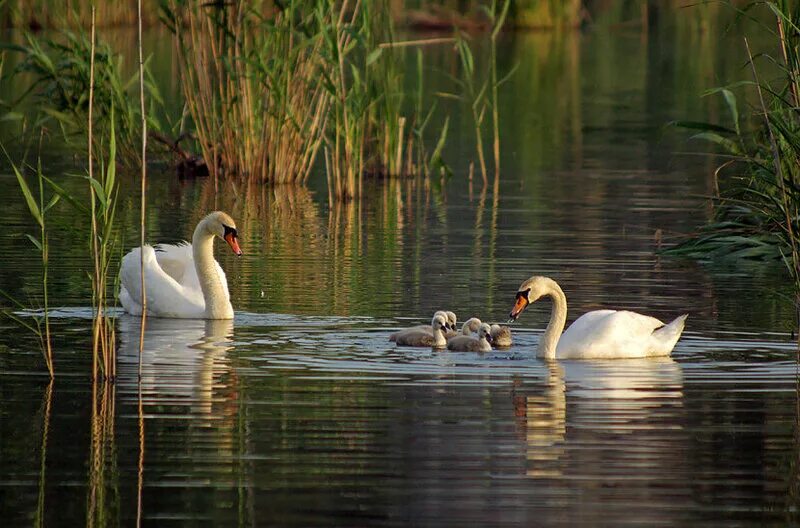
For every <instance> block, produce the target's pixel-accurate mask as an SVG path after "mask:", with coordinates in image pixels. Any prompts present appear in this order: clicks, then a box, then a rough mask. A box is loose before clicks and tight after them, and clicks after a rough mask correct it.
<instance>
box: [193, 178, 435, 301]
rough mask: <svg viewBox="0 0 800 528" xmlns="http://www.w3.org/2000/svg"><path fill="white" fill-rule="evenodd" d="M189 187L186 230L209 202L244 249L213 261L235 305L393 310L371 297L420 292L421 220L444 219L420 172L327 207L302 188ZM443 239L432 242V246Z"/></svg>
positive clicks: (372, 185) (425, 239)
mask: <svg viewBox="0 0 800 528" xmlns="http://www.w3.org/2000/svg"><path fill="white" fill-rule="evenodd" d="M196 185H197V186H198V187H197V192H198V193H199V198H198V200H197V205H196V206H195V207H194V208H193V210H192V213H191V215H192V216H191V218H189V219H187V220H185V224H186V227H185V229H186V230H187V233H188V230H189V229H190V228H189V226H192V225H194V224H193V222H197V221H198V220H199V219H200V218H201V217H202V216H203V214H205V213H207V212H208V211H209V210H211V209H212V208H220V209H224V210H226V211H229V212H230V213H231V215H232V216H233V217H234V218H235V219H236V221H237V226H238V227H239V233H240V241H241V245H242V250H243V251H244V256H243V257H242V258H241V259H237V258H232V257H231V255H227V254H224V253H220V254H219V255H218V258H219V260H220V263H221V265H222V267H223V269H225V270H226V274H227V276H228V283H229V286H230V290H231V296H232V302H233V305H234V308H235V309H237V310H240V311H241V310H243V309H244V310H248V311H255V312H281V313H299V314H309V313H310V314H323V313H324V314H330V313H332V312H333V313H336V314H337V315H351V314H364V313H368V312H370V313H375V314H378V313H377V310H380V309H381V308H384V309H385V312H386V313H390V312H392V313H394V312H393V310H392V309H391V307H389V308H388V309H386V307H380V306H379V307H377V310H376V300H381V299H392V297H393V295H392V294H393V293H394V294H395V295H399V294H400V292H403V291H407V290H408V288H409V287H413V288H414V289H415V290H419V292H420V295H421V292H422V291H423V290H424V286H423V287H420V286H419V285H418V284H419V281H420V280H421V278H422V273H421V271H420V267H421V266H422V265H424V260H425V249H426V248H425V245H426V243H429V242H430V240H429V237H430V235H428V234H427V233H426V230H425V229H424V227H425V224H426V222H427V221H428V220H427V218H428V217H429V216H430V214H431V212H432V211H434V212H435V213H436V214H437V215H438V216H439V221H440V222H441V223H445V222H446V215H445V216H442V211H443V206H442V204H443V195H441V193H439V192H438V191H436V190H435V189H433V188H431V187H430V186H429V185H427V184H426V182H425V181H424V180H421V179H392V180H385V181H371V180H370V181H368V182H365V184H364V189H363V196H362V198H361V199H359V200H356V201H349V202H339V203H334V204H332V205H330V206H322V205H320V203H319V201H318V198H319V197H318V196H315V194H314V192H313V191H311V190H310V189H308V188H306V187H299V186H291V185H282V186H266V185H258V184H252V183H234V182H230V181H224V182H220V183H219V185H220V187H219V189H218V190H217V191H215V190H214V185H213V182H212V181H210V180H207V181H204V182H197V183H196ZM186 192H187V193H188V192H190V191H189V190H186ZM181 222H184V220H183V219H182V220H181ZM445 243H446V240H442V241H441V242H439V241H438V240H436V241H435V245H436V246H438V247H442V246H443V244H445ZM413 257H417V258H413ZM421 262H422V264H421ZM409 268H411V269H409ZM415 279H416V280H415ZM409 285H411V286H409ZM376 292H381V293H389V295H386V296H384V297H382V296H377V295H376Z"/></svg>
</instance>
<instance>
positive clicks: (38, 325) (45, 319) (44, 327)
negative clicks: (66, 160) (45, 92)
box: [0, 136, 61, 379]
mask: <svg viewBox="0 0 800 528" xmlns="http://www.w3.org/2000/svg"><path fill="white" fill-rule="evenodd" d="M40 138H41V136H40ZM0 148H2V150H3V153H4V154H5V156H6V159H7V160H8V162H9V164H10V165H11V168H12V170H13V171H14V175H15V176H16V178H17V184H18V186H19V189H20V192H21V193H22V196H23V198H24V199H25V203H26V204H27V206H28V212H29V213H30V215H31V217H32V218H33V219H34V220H35V221H36V224H37V225H38V227H39V236H38V238H37V237H35V236H33V235H32V234H30V233H25V237H27V238H28V240H30V242H31V243H32V244H33V246H34V247H35V248H36V250H37V251H38V252H39V258H40V260H41V263H42V283H41V284H42V302H43V305H42V310H41V316H40V315H38V314H37V315H35V316H33V317H32V318H30V319H31V320H32V321H33V324H31V323H29V322H28V321H27V319H29V318H22V317H19V316H17V315H16V314H14V313H13V312H11V311H9V312H6V315H7V316H8V317H10V318H11V319H13V320H14V321H16V322H17V323H18V324H20V325H21V326H23V327H24V328H27V329H28V330H30V331H31V332H32V333H33V334H34V335H36V337H37V339H38V340H39V346H40V348H41V350H42V356H43V357H44V361H45V366H46V367H47V372H48V373H49V374H50V379H53V377H54V376H55V367H54V364H53V346H52V339H51V335H50V302H49V291H50V288H49V263H50V243H49V237H48V224H47V214H48V213H49V212H50V210H51V209H52V208H53V206H55V205H56V204H57V203H58V202H59V200H60V198H61V196H60V195H59V194H57V193H52V194H51V195H50V196H49V197H48V196H47V192H46V190H47V189H49V185H47V183H46V182H47V178H46V177H45V175H44V173H43V171H42V161H41V158H39V161H38V163H37V165H36V183H37V186H36V189H37V191H38V192H37V193H36V194H34V192H33V191H32V190H31V187H30V186H29V185H28V182H27V181H26V179H25V177H24V176H23V169H22V168H21V167H18V166H17V165H16V164H15V163H14V162H13V161H12V160H11V157H10V156H9V154H8V152H7V151H6V149H5V147H3V146H2V145H0ZM40 149H41V139H40ZM0 293H2V294H3V296H4V297H6V298H7V299H9V300H10V301H11V302H12V303H14V305H15V306H16V307H17V308H18V309H22V310H24V309H26V306H24V305H23V303H21V302H19V301H18V300H16V299H15V298H13V297H12V296H11V295H9V294H8V293H6V292H2V291H0Z"/></svg>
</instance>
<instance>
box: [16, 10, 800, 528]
mask: <svg viewBox="0 0 800 528" xmlns="http://www.w3.org/2000/svg"><path fill="white" fill-rule="evenodd" d="M673 22H674V21H673ZM679 22H680V20H679V19H678V22H676V24H677V26H676V27H672V26H671V25H669V24H668V23H667V22H664V24H665V25H664V27H663V28H661V29H657V30H653V31H651V32H650V33H649V34H648V35H647V36H646V37H643V36H642V35H641V34H640V33H639V32H638V31H630V30H627V31H626V30H615V29H614V28H603V27H600V28H597V29H595V30H592V31H589V32H587V33H584V34H566V35H555V34H548V33H543V34H538V33H537V34H532V35H517V36H515V37H514V38H513V39H511V40H510V41H509V42H506V43H505V44H504V45H505V46H506V49H507V50H508V53H505V54H504V55H503V57H504V60H507V61H509V63H511V62H513V61H518V62H519V63H520V66H519V72H518V75H517V77H515V78H514V80H513V81H512V82H511V83H510V84H509V85H508V86H507V88H506V91H505V95H504V107H503V109H502V110H503V112H502V114H501V115H502V118H503V123H504V124H503V127H504V128H503V130H504V140H503V141H504V142H503V147H504V157H503V168H504V169H503V177H502V179H501V181H500V183H499V187H498V189H497V192H495V190H494V189H493V188H491V187H490V188H488V189H482V188H481V185H480V184H479V183H478V182H477V181H476V182H474V183H473V185H472V186H470V185H468V184H467V183H466V178H465V175H466V174H467V172H468V161H469V159H470V158H471V156H472V150H471V149H472V148H473V147H472V143H471V137H470V136H469V133H468V131H467V129H466V124H465V123H461V126H458V125H457V126H456V127H455V128H454V130H456V131H457V134H455V136H454V138H453V140H452V142H451V144H450V146H449V147H448V149H449V150H448V152H447V153H446V155H447V157H448V160H449V161H450V162H451V164H453V166H454V170H455V173H456V176H455V177H454V178H453V179H452V180H451V181H449V182H447V183H445V185H441V184H440V182H438V181H434V182H432V185H431V186H425V185H421V184H414V183H412V182H406V181H403V182H376V183H373V184H370V185H368V186H367V199H365V200H364V201H363V202H362V203H361V204H350V205H342V206H337V207H334V208H332V209H331V208H329V207H328V206H327V204H326V200H325V193H324V192H320V190H321V189H322V187H321V185H323V183H321V180H320V179H318V180H316V181H314V182H312V185H311V188H310V189H290V188H278V189H269V188H266V187H255V188H250V189H247V188H244V187H241V186H233V185H228V184H223V185H221V186H220V187H219V189H218V190H216V191H215V190H214V187H213V184H212V182H210V181H196V182H178V181H176V180H175V179H174V177H173V176H172V175H171V174H170V172H169V171H168V170H163V171H160V172H159V171H158V170H157V169H154V171H153V175H152V177H151V182H150V194H149V196H150V198H151V204H150V209H149V213H148V214H149V216H148V229H149V233H150V236H151V237H152V239H154V240H163V241H175V240H178V239H181V238H188V237H190V236H191V232H192V229H193V227H194V225H195V223H196V222H197V221H198V219H199V218H201V217H202V216H203V215H204V214H205V212H206V211H208V210H210V209H212V208H224V209H226V210H228V211H229V212H231V213H232V214H233V216H234V217H235V218H236V219H237V222H238V224H239V227H240V234H241V242H242V247H243V249H244V251H245V256H244V257H242V258H241V259H236V258H235V257H233V256H232V255H230V254H229V253H228V252H226V251H225V250H224V249H218V251H217V256H218V259H219V260H220V262H221V264H222V266H223V267H224V268H225V269H226V272H227V274H228V278H229V283H230V289H231V292H232V296H233V303H234V306H235V307H236V310H237V314H236V319H235V320H234V321H233V322H205V321H170V320H157V319H151V320H150V321H149V323H148V328H147V337H146V351H145V354H144V356H143V362H142V374H143V378H142V383H141V386H140V385H138V384H137V371H138V356H137V339H138V335H139V327H138V325H139V321H138V319H136V318H131V317H128V316H124V315H123V316H121V317H120V318H119V320H118V323H117V331H118V335H119V341H120V352H119V353H120V358H119V380H118V382H117V383H116V384H115V385H113V386H111V385H107V386H103V385H100V386H97V387H94V388H93V387H92V385H91V383H90V382H89V380H88V379H87V372H88V371H89V366H90V357H89V354H90V346H89V342H90V336H89V323H88V321H89V317H90V310H89V309H88V308H87V303H88V301H87V299H88V298H89V295H90V291H89V286H88V281H87V280H86V278H85V270H86V269H87V268H88V264H89V262H88V259H87V258H86V249H85V240H84V235H82V234H81V230H82V229H83V227H84V226H82V222H83V221H84V220H83V218H81V217H80V216H79V215H76V214H74V213H72V212H71V211H69V210H68V209H66V208H62V209H59V210H57V213H56V216H55V217H54V220H55V223H54V224H53V229H54V235H53V238H52V243H53V248H52V250H51V251H52V254H53V255H57V258H56V260H55V262H54V269H53V271H52V277H53V278H52V281H53V296H54V298H55V301H54V303H55V305H57V306H59V307H63V308H60V309H59V310H57V311H56V313H55V314H54V330H55V336H56V337H55V340H54V341H55V342H54V344H55V353H56V369H57V371H58V372H59V374H60V375H59V377H58V378H57V379H56V381H55V383H54V384H53V385H52V386H48V385H47V383H46V381H45V378H44V377H42V376H41V371H42V365H41V359H40V353H39V351H38V348H37V344H36V342H35V340H34V339H33V338H32V337H31V336H30V335H29V334H28V333H26V332H23V331H20V330H19V329H18V328H17V327H15V326H14V325H13V323H11V322H10V321H8V320H5V319H4V320H2V321H0V394H1V395H2V397H0V517H2V518H3V519H4V526H18V525H19V526H27V525H31V524H35V523H37V522H38V521H43V522H44V524H46V525H67V526H74V525H76V524H81V523H86V524H91V525H102V524H110V525H132V524H134V523H135V521H136V519H137V516H138V515H140V516H141V519H142V522H143V523H144V524H146V525H151V526H166V525H178V524H187V525H233V524H240V525H265V524H280V525H301V526H307V525H320V524H325V525H345V526H353V525H367V524H370V525H408V524H418V525H455V524H463V523H465V522H471V523H474V524H487V525H532V524H536V525H577V524H587V525H596V524H598V523H600V524H609V525H622V524H628V525H642V524H657V525H664V524H698V523H700V522H704V523H708V524H734V523H736V524H758V525H761V524H764V523H770V524H781V525H785V524H790V523H794V522H796V511H797V504H798V496H799V494H800V487H798V485H797V482H798V471H799V469H798V468H800V466H798V459H797V455H796V453H797V452H798V445H797V443H798V440H797V435H796V429H797V419H798V413H800V410H798V409H799V407H798V401H799V400H798V392H797V391H798V385H797V367H796V363H795V354H796V349H795V347H794V345H793V344H792V340H791V337H790V335H789V332H790V330H791V328H792V308H791V305H790V303H789V302H788V301H787V300H786V298H785V295H784V294H785V292H786V290H787V284H788V283H787V280H786V277H785V276H784V274H783V273H782V270H781V269H780V268H779V267H776V266H770V265H768V264H752V265H700V264H696V263H693V262H686V261H678V260H674V259H669V258H664V257H661V256H659V255H658V254H657V253H656V250H657V248H658V246H659V243H660V241H661V242H663V243H669V242H670V241H671V240H673V237H674V236H676V235H677V234H680V233H686V232H689V231H691V230H693V229H694V228H695V226H696V225H698V224H699V223H702V222H703V221H704V219H706V218H707V217H708V215H709V209H708V206H707V203H706V201H705V200H704V199H703V198H702V196H703V195H706V194H708V193H709V192H710V189H712V188H713V187H712V186H711V185H712V183H711V182H710V180H709V176H708V174H709V168H710V167H712V166H713V165H712V164H711V162H710V161H709V160H707V159H704V158H697V157H693V156H683V155H676V154H675V153H676V152H678V151H685V150H690V149H691V148H692V146H691V145H687V144H686V143H685V142H684V141H683V140H682V139H681V135H680V134H678V133H676V132H674V131H670V130H664V129H663V124H664V123H665V122H666V121H669V120H671V119H677V118H687V117H692V118H695V119H696V118H698V117H705V118H709V119H710V118H720V117H719V116H720V114H722V113H723V110H722V106H721V104H720V102H719V101H714V100H711V99H700V98H698V94H699V93H700V92H701V91H702V90H703V89H705V88H708V87H709V86H713V85H714V84H715V83H714V80H715V79H717V78H719V79H723V80H724V79H727V80H734V79H736V78H738V77H737V75H738V74H739V72H738V70H737V68H738V66H739V65H740V64H741V62H737V60H738V59H737V57H739V58H741V55H737V53H740V51H741V50H739V49H738V46H739V42H740V41H738V40H737V37H736V35H733V36H731V37H730V38H726V39H722V40H721V41H719V42H718V41H717V40H715V39H714V38H711V37H709V36H708V34H704V33H692V32H688V36H687V31H688V30H687V29H686V28H685V27H683V26H681V25H680V24H679ZM687 39H689V41H690V42H691V43H692V46H694V48H693V47H692V46H689V45H688V44H686V42H685V41H686V40H687ZM693 39H694V40H693ZM695 40H697V41H698V42H695ZM693 49H694V50H695V51H692V50H693ZM697 49H699V50H700V51H701V52H697V51H696V50H697ZM631 50H635V52H633V53H632V52H631ZM736 50H738V51H736ZM437 60H441V61H442V62H446V60H447V59H446V56H445V57H444V58H440V59H437ZM506 66H507V65H506ZM451 110H452V111H453V119H454V120H455V123H456V124H457V123H458V119H459V114H458V113H457V111H458V108H454V109H451ZM50 166H51V167H52V169H51V170H58V167H61V166H62V165H60V164H59V162H58V161H57V160H53V161H52V162H51V163H50ZM80 184H81V182H80V181H77V182H74V187H75V188H76V189H77V188H79V185H80ZM127 185H128V186H129V189H130V192H126V194H125V198H124V200H123V202H122V204H121V206H120V211H121V212H120V217H121V222H122V223H123V224H124V225H126V226H127V230H126V231H125V233H124V234H123V236H124V240H125V247H126V248H127V247H130V246H131V245H133V244H134V242H135V239H136V237H137V236H138V235H137V233H136V231H135V227H134V226H135V224H136V221H137V220H138V210H137V209H136V198H135V196H136V195H135V181H133V180H132V181H130V182H129V183H127ZM0 190H2V192H3V193H4V195H6V196H15V194H14V193H16V192H17V191H16V189H15V181H14V179H13V177H12V176H11V175H8V174H4V175H2V176H0ZM24 207H25V206H24V203H21V202H20V201H12V202H10V203H8V204H7V205H6V207H5V209H4V214H5V219H4V226H5V227H4V229H3V230H2V232H0V259H2V262H3V266H2V269H0V287H2V288H3V289H4V290H6V291H9V292H10V293H12V294H13V295H15V296H16V297H19V298H21V299H23V300H27V299H28V298H33V299H34V300H35V298H36V297H35V292H36V291H37V290H36V284H37V282H36V281H37V274H38V268H37V266H36V265H35V263H32V262H31V260H32V259H35V258H36V256H35V254H34V253H33V252H32V251H31V249H30V247H29V245H28V242H27V241H26V240H24V239H23V238H21V237H20V236H19V233H22V232H30V230H31V229H32V228H31V225H30V222H29V220H28V219H27V217H26V215H25V211H24ZM534 273H537V274H548V275H551V276H553V277H555V278H556V279H557V280H559V282H560V283H561V284H562V286H563V287H564V289H565V291H566V293H567V297H568V300H569V303H570V319H574V318H575V317H577V315H578V314H580V313H583V312H585V311H587V310H590V309H595V308H597V307H599V306H606V307H613V308H625V309H633V310H638V311H643V312H646V313H648V314H651V315H654V316H658V317H662V318H664V319H667V318H671V317H674V316H676V315H678V314H680V313H685V312H688V313H689V314H690V318H689V320H688V324H687V330H686V332H685V333H684V337H683V338H682V339H681V341H680V342H679V343H678V345H677V347H676V349H675V351H674V353H673V357H672V359H662V360H635V361H605V362H577V361H564V362H558V363H552V364H550V363H546V362H543V361H541V360H538V359H535V357H534V350H535V345H536V343H537V341H538V339H539V337H540V335H541V331H542V328H543V327H544V325H545V324H546V321H547V318H548V316H549V311H548V310H549V306H548V305H547V304H546V303H540V304H537V305H535V306H534V307H532V308H530V309H528V311H526V313H525V314H524V315H523V316H522V319H521V322H520V324H518V325H515V326H514V330H515V340H516V342H515V345H514V347H512V348H511V350H509V351H494V352H492V353H490V354H486V355H476V354H468V353H449V352H432V351H430V350H427V349H405V348H395V347H394V345H393V344H392V343H389V342H388V341H387V339H386V338H387V336H388V334H389V333H390V331H392V330H394V329H396V328H398V327H401V326H404V325H409V324H416V323H417V322H424V321H427V320H428V319H429V317H430V314H431V313H432V312H433V311H434V310H435V309H438V308H441V307H448V308H452V309H454V310H455V311H456V312H457V314H458V315H459V319H460V320H462V321H463V320H466V319H467V318H468V317H469V316H472V315H478V316H480V317H482V318H483V319H484V320H495V321H499V320H504V319H505V318H506V317H507V314H508V311H509V309H510V308H511V305H512V304H513V301H514V293H515V292H516V288H517V286H518V284H519V283H520V282H521V281H522V280H524V279H526V278H527V277H528V276H530V275H532V274H534Z"/></svg>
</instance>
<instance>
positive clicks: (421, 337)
mask: <svg viewBox="0 0 800 528" xmlns="http://www.w3.org/2000/svg"><path fill="white" fill-rule="evenodd" d="M446 326H447V316H446V315H442V314H440V313H439V312H437V313H435V314H434V316H433V319H432V320H431V328H433V333H431V332H427V331H425V330H419V329H416V330H413V329H412V330H406V331H405V332H401V333H400V334H398V336H397V340H396V342H397V346H413V347H432V348H444V347H446V346H447V340H446V339H445V337H444V328H445V327H446Z"/></svg>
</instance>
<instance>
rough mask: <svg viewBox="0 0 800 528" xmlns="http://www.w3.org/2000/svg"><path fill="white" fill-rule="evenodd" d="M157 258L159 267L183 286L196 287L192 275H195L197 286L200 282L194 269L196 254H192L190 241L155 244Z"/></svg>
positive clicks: (198, 286)
mask: <svg viewBox="0 0 800 528" xmlns="http://www.w3.org/2000/svg"><path fill="white" fill-rule="evenodd" d="M154 249H155V251H156V260H157V261H158V265H159V267H161V269H162V270H163V271H164V273H166V274H167V275H169V276H170V277H172V278H173V279H175V282H177V283H178V284H181V285H183V286H188V287H194V286H193V284H192V283H191V282H187V279H188V280H189V281H191V275H192V274H193V275H194V282H195V283H196V284H197V288H198V289H199V288H200V284H199V283H198V282H197V273H196V272H195V271H194V269H195V268H194V255H193V254H192V246H191V244H188V243H185V242H184V243H183V244H158V245H157V246H155V248H154Z"/></svg>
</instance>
